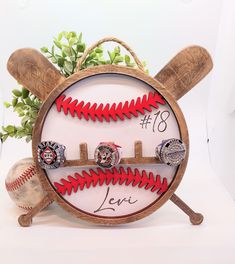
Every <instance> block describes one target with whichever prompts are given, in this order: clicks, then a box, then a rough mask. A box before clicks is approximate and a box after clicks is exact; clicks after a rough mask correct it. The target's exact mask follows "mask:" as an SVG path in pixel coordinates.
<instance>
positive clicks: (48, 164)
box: [38, 141, 65, 169]
mask: <svg viewBox="0 0 235 264" xmlns="http://www.w3.org/2000/svg"><path fill="white" fill-rule="evenodd" d="M64 151H65V146H63V145H60V144H58V143H56V142H53V141H43V142H41V143H40V144H39V145H38V162H39V164H40V166H41V167H42V168H43V169H57V168H59V167H60V166H61V165H62V164H63V163H64V161H65V157H64Z"/></svg>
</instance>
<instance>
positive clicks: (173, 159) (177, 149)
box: [155, 138, 186, 166]
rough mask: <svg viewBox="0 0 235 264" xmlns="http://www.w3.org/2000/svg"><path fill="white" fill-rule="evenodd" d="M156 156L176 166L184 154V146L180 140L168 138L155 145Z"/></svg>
mask: <svg viewBox="0 0 235 264" xmlns="http://www.w3.org/2000/svg"><path fill="white" fill-rule="evenodd" d="M155 152H156V157H157V158H159V160H160V161H162V162H163V163H165V164H167V165H169V166H178V165H180V164H181V163H182V161H183V160H184V158H185V156H186V147H185V144H184V142H183V141H182V140H180V139H177V138H170V139H167V140H163V141H162V143H161V144H159V145H158V146H157V147H156V150H155Z"/></svg>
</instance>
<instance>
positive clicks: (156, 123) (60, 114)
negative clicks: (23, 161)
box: [41, 73, 180, 217]
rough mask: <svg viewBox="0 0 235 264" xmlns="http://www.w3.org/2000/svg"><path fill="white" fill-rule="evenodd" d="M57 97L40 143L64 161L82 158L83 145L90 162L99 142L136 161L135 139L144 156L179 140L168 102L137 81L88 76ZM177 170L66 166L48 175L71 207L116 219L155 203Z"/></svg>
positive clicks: (145, 166)
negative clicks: (56, 148)
mask: <svg viewBox="0 0 235 264" xmlns="http://www.w3.org/2000/svg"><path fill="white" fill-rule="evenodd" d="M61 96H62V97H59V98H60V100H59V99H58V101H56V102H55V103H54V104H53V105H52V107H51V109H50V110H49V111H48V114H47V116H46V118H45V122H44V125H43V129H42V134H41V141H55V142H57V143H60V144H63V145H64V146H65V147H66V151H65V155H66V159H69V160H76V159H80V156H79V144H81V143H87V146H88V158H89V159H94V151H95V148H96V147H97V146H98V145H99V143H100V142H114V143H115V144H117V145H119V146H121V147H122V157H125V158H127V157H134V143H135V141H139V140H140V141H142V147H143V157H154V156H155V148H156V146H157V145H158V144H160V143H161V142H162V140H166V139H169V138H180V132H179V127H178V123H177V120H176V118H175V115H174V113H173V112H172V110H171V108H170V106H169V105H168V103H167V102H166V101H165V99H164V98H162V97H161V96H160V95H159V94H158V93H157V92H156V91H155V90H154V89H153V88H151V87H150V86H149V85H147V84H146V83H144V82H142V81H140V80H138V79H136V78H133V77H129V76H126V75H122V74H108V73H105V74H99V75H95V76H90V77H87V78H86V79H83V80H80V81H78V82H76V83H74V84H73V85H71V86H70V87H69V88H67V89H66V90H65V91H64V92H63V93H62V94H61ZM154 96H155V97H154ZM61 98H62V99H61ZM75 100H77V101H75ZM82 101H83V103H81V102H82ZM120 102H122V104H120V105H119V103H120ZM125 102H126V104H125ZM154 102H155V103H154ZM87 103H90V104H87ZM114 103H115V104H116V105H114ZM79 104H80V106H79ZM95 104H97V105H95ZM101 104H103V106H102V105H101ZM107 104H109V106H108V105H107ZM118 105H119V107H118ZM79 109H80V110H79ZM81 109H82V110H81ZM97 109H100V111H98V110H97ZM105 109H106V110H107V109H108V112H110V111H111V110H110V109H113V111H112V114H105V113H106V112H107V111H106V110H105ZM79 111H80V112H79ZM81 111H82V112H81ZM120 116H121V118H120ZM79 117H80V118H79ZM92 119H93V120H92ZM101 119H103V120H102V122H101ZM116 119H117V120H116ZM121 119H123V120H121ZM177 168H178V167H170V166H167V165H165V164H156V165H155V164H142V165H141V164H138V165H133V164H131V165H119V166H117V167H116V168H114V169H109V170H104V169H103V170H102V169H100V168H99V167H98V166H89V167H85V166H84V167H64V168H59V169H54V170H53V169H51V170H47V171H46V173H47V177H48V179H49V181H50V183H51V185H52V186H53V187H54V189H55V190H56V191H57V193H59V195H60V196H61V197H62V198H63V199H64V201H65V202H67V203H69V204H70V205H72V206H73V207H75V208H77V209H79V210H81V211H83V212H85V213H88V214H92V215H95V216H105V217H117V216H124V215H128V214H133V213H135V212H139V211H141V210H143V209H144V208H146V207H147V206H149V205H150V204H152V203H153V202H155V201H156V200H157V199H158V198H159V196H160V195H161V194H163V193H164V192H165V191H166V190H167V189H168V187H169V186H170V184H171V182H172V180H173V178H174V176H175V174H176V171H177ZM121 178H122V179H123V181H122V180H120V179H121Z"/></svg>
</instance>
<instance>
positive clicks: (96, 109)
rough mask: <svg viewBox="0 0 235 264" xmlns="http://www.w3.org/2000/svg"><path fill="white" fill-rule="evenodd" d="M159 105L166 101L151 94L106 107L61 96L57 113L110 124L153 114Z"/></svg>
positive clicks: (155, 94) (57, 100) (157, 95)
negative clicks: (148, 113) (146, 112)
mask: <svg viewBox="0 0 235 264" xmlns="http://www.w3.org/2000/svg"><path fill="white" fill-rule="evenodd" d="M158 103H159V104H162V105H164V104H165V101H164V100H163V98H162V97H161V96H160V95H159V94H158V93H152V92H149V94H148V96H147V95H146V94H145V95H144V96H143V97H142V98H140V97H137V99H136V100H134V99H132V100H131V101H130V102H128V101H126V102H125V103H122V102H120V103H118V105H116V103H113V104H112V105H111V106H110V104H106V105H105V106H104V105H103V104H102V103H101V104H99V105H97V103H94V104H92V105H91V103H89V102H88V103H85V102H84V101H81V102H78V100H77V99H75V100H73V101H72V97H68V98H66V95H64V94H63V95H60V96H59V97H58V98H57V99H56V107H57V111H58V112H61V110H63V112H64V114H65V115H67V114H68V112H69V113H70V115H71V116H72V117H75V113H76V114H77V117H78V118H79V119H82V118H83V117H84V118H85V119H86V120H89V119H91V120H93V121H96V119H98V120H99V121H100V122H103V120H105V121H107V122H110V119H113V120H114V121H117V119H118V118H119V119H120V120H124V119H125V118H128V119H130V118H132V117H133V116H135V117H138V115H139V113H140V114H142V115H144V114H145V111H148V112H151V111H152V109H151V107H153V108H156V109H157V108H158V107H159V106H158Z"/></svg>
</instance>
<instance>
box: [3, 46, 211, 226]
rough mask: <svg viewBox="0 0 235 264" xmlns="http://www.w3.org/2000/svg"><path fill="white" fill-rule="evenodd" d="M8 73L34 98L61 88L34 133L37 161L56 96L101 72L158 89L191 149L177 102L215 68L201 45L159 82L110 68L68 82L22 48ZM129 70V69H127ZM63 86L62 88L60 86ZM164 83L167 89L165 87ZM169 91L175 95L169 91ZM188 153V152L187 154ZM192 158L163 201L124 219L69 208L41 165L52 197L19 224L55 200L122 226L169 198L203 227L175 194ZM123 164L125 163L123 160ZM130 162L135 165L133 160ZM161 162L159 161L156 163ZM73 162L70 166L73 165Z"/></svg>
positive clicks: (179, 59)
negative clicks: (122, 76) (114, 74)
mask: <svg viewBox="0 0 235 264" xmlns="http://www.w3.org/2000/svg"><path fill="white" fill-rule="evenodd" d="M7 67H8V71H9V72H10V73H11V75H12V76H13V77H14V78H15V79H16V80H17V81H18V82H19V83H20V84H22V85H24V86H25V87H26V88H27V89H29V90H30V91H31V92H32V93H33V94H34V95H36V96H37V97H38V98H39V99H41V100H42V101H44V100H46V99H47V97H48V95H49V94H50V93H51V91H52V90H53V89H54V88H55V87H57V86H58V89H55V90H56V91H57V92H55V91H54V92H52V96H50V98H48V100H47V102H46V104H44V105H43V107H42V109H41V111H40V117H39V118H38V120H37V126H36V127H35V128H36V129H35V130H34V136H33V155H34V158H36V152H35V146H36V145H35V144H36V143H37V141H38V139H39V138H40V133H41V132H40V131H41V128H42V126H43V120H44V117H45V114H46V113H47V110H48V109H47V108H48V107H49V106H50V105H51V104H52V103H53V100H54V99H55V95H56V94H58V93H60V92H62V91H63V90H65V89H66V87H68V86H69V85H71V84H73V83H74V82H76V81H77V80H79V79H82V78H85V77H86V76H88V75H95V74H97V73H99V72H107V70H109V71H111V72H113V73H115V72H119V73H122V72H125V74H127V75H130V76H132V75H133V74H134V75H135V76H136V77H137V78H140V79H142V77H143V79H142V80H144V81H146V82H148V83H149V84H150V85H151V86H153V87H154V88H155V89H157V90H158V91H159V92H160V93H161V94H162V95H163V96H164V97H166V99H167V100H168V102H169V101H170V104H171V105H172V107H173V109H174V110H175V109H176V112H175V114H176V115H177V119H178V122H179V126H180V128H181V135H182V138H183V140H184V141H185V142H186V148H187V150H188V148H189V145H188V132H187V128H186V124H185V121H184V118H183V116H182V113H181V111H180V110H179V109H178V106H177V104H176V103H175V102H174V99H175V100H178V99H180V98H181V97H182V96H183V95H185V94H186V93H187V92H188V91H190V90H191V89H192V87H193V86H195V85H196V84H197V83H198V82H199V81H200V80H201V79H203V78H204V77H205V76H206V75H207V74H208V72H209V71H210V70H211V69H212V67H213V64H212V60H211V57H210V55H209V54H208V53H207V51H206V50H205V49H204V48H202V47H199V46H192V47H188V48H186V49H184V50H182V51H181V52H179V53H178V54H177V55H176V56H175V57H174V58H173V59H172V60H171V61H170V62H169V63H168V64H167V65H166V66H165V67H164V68H163V69H162V70H161V71H160V72H159V73H158V74H157V75H156V76H155V79H156V80H157V82H153V79H152V78H151V77H147V76H146V75H144V74H143V73H139V72H138V71H136V70H133V69H128V68H123V67H115V66H108V68H106V66H105V68H104V67H99V69H98V70H97V69H96V68H94V69H88V70H84V71H82V72H79V73H78V74H75V75H73V76H71V77H70V78H68V79H65V77H63V76H62V75H61V74H60V72H59V71H58V70H57V69H56V68H55V67H54V66H53V65H52V64H51V63H50V62H49V61H48V60H47V59H46V58H45V57H44V56H43V55H42V54H41V53H39V52H38V51H36V50H34V49H20V50H17V51H16V52H14V53H13V54H12V55H11V57H10V58H9V61H8V65H7ZM123 69H125V70H123ZM60 84H61V85H60ZM161 84H163V85H164V86H162V85H161ZM165 90H167V92H169V93H170V94H171V96H172V97H171V96H170V95H169V94H168V93H167V92H166V91H165ZM187 154H188V151H187ZM80 157H81V159H80V160H82V161H87V160H88V155H87V145H86V144H81V147H80ZM136 159H138V160H139V161H141V162H143V160H142V159H143V157H142V144H141V142H136V144H135V157H133V160H136ZM187 159H188V156H187V157H186V159H185V161H184V162H183V163H182V164H181V165H180V167H179V170H178V172H177V177H176V179H175V180H174V182H173V183H172V185H171V186H170V188H169V189H168V191H167V192H166V193H165V194H164V195H163V196H162V197H161V199H159V200H158V201H157V202H156V203H154V205H151V206H149V207H148V208H147V209H145V210H143V211H141V212H139V213H135V214H133V215H128V216H125V217H121V218H117V219H115V218H99V217H94V216H90V215H87V214H83V213H82V212H80V211H77V210H76V209H74V208H73V207H72V206H71V207H70V206H68V205H65V203H64V201H63V200H62V199H59V197H58V195H57V194H56V193H55V191H53V189H52V187H51V186H50V183H49V182H48V181H47V179H46V177H45V176H44V175H43V170H42V169H41V168H40V167H39V166H38V165H37V169H38V171H39V172H40V178H41V181H42V184H43V186H44V188H45V190H46V191H48V196H47V197H46V198H45V199H44V200H42V201H41V202H40V203H39V204H38V205H37V206H36V207H35V208H33V209H32V210H31V211H30V212H29V213H28V214H25V215H22V216H20V217H19V219H18V221H19V223H20V225H21V226H29V225H30V224H31V222H32V217H33V216H34V215H36V214H37V213H38V212H39V211H40V210H42V209H43V208H44V207H45V205H46V206H47V205H48V203H51V202H52V201H53V200H56V201H57V202H58V203H59V204H60V205H61V206H62V207H63V208H65V209H66V210H68V211H69V212H71V213H72V214H74V215H76V216H78V217H81V218H82V219H84V220H88V221H92V222H95V223H100V224H118V223H127V222H131V221H135V220H137V219H140V218H143V217H145V216H147V215H149V214H150V213H152V212H154V211H155V210H156V209H158V208H159V207H160V206H161V205H162V204H164V203H165V202H166V201H167V200H168V199H171V201H172V202H174V203H175V204H176V205H177V206H178V207H179V208H180V209H182V210H183V211H184V212H185V213H186V214H187V215H188V216H189V217H190V221H191V222H192V223H193V224H200V223H201V222H202V220H203V216H202V215H201V214H199V213H195V212H194V211H193V210H192V209H191V208H190V207H189V206H188V205H186V204H185V203H184V202H183V201H182V200H181V199H180V198H179V197H178V196H176V195H175V194H174V191H175V189H176V188H177V186H178V185H179V183H180V181H181V178H182V176H183V174H184V171H185V168H186V164H187ZM66 162H67V163H68V164H67V165H71V166H73V164H75V165H77V164H76V162H77V161H66ZM122 162H123V160H122ZM128 162H131V161H130V160H129V161H128ZM156 162H159V161H157V160H156V159H155V163H156ZM69 163H70V164H69Z"/></svg>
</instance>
